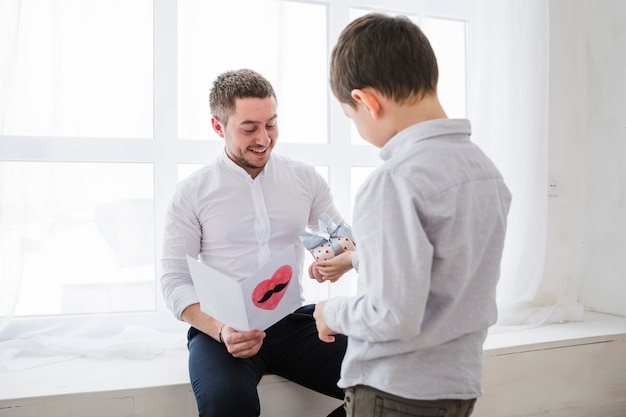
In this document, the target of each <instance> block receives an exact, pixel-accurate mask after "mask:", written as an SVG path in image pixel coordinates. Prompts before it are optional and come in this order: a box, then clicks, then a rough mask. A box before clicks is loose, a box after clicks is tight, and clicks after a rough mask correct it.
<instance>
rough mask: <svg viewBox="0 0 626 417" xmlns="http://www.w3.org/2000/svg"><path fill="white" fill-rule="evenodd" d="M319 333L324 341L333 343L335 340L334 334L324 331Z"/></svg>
mask: <svg viewBox="0 0 626 417" xmlns="http://www.w3.org/2000/svg"><path fill="white" fill-rule="evenodd" d="M317 335H318V337H319V338H320V340H321V341H322V342H326V343H332V342H334V341H335V336H333V335H330V334H325V333H322V332H320V333H318V334H317Z"/></svg>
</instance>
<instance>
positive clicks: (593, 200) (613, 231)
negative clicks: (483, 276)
mask: <svg viewBox="0 0 626 417" xmlns="http://www.w3.org/2000/svg"><path fill="white" fill-rule="evenodd" d="M550 27H551V29H550V36H551V41H550V53H551V59H550V143H549V163H548V165H549V173H550V174H551V175H554V176H556V177H558V180H559V182H558V183H559V186H560V193H559V196H557V197H550V198H549V203H548V204H549V218H548V248H547V258H546V279H545V282H544V284H543V288H542V290H543V293H544V294H545V296H544V299H543V300H542V301H545V302H554V301H567V300H572V299H573V300H575V299H576V298H577V297H579V300H580V302H581V303H582V304H584V305H585V306H587V307H590V308H593V309H597V310H599V311H603V312H608V313H613V314H619V315H624V316H626V304H625V303H624V302H623V300H624V294H626V164H624V163H623V161H624V157H626V76H625V74H626V2H624V1H621V0H594V1H591V0H551V2H550ZM560 292H562V294H564V295H561V296H558V295H557V294H559V293H560ZM559 298H560V299H559Z"/></svg>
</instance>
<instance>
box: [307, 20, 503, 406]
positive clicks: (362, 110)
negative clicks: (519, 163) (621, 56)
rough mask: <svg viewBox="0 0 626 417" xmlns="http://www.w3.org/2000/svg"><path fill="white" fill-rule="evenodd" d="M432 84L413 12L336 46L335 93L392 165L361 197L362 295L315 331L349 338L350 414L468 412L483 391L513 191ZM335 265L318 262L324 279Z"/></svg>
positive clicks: (336, 303) (340, 305)
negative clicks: (485, 352) (447, 110)
mask: <svg viewBox="0 0 626 417" xmlns="http://www.w3.org/2000/svg"><path fill="white" fill-rule="evenodd" d="M437 80H438V68H437V61H436V58H435V54H434V52H433V50H432V48H431V45H430V42H429V41H428V39H427V38H426V36H425V35H424V34H423V33H422V31H421V30H420V29H419V27H417V26H416V25H415V24H413V23H412V22H411V21H410V20H409V19H407V18H406V17H388V16H385V15H382V14H376V13H374V14H369V15H366V16H364V17H361V18H359V19H356V20H354V21H353V22H352V23H350V24H349V25H348V26H347V27H346V28H345V29H344V31H343V32H342V33H341V35H340V36H339V39H338V41H337V44H336V45H335V47H334V49H333V52H332V55H331V69H330V81H331V88H332V90H333V93H334V95H335V97H336V98H337V99H338V100H339V102H340V104H341V107H342V108H343V111H344V113H345V114H346V116H347V117H349V118H350V119H352V121H353V122H354V124H355V125H356V127H357V130H358V131H359V134H360V135H361V136H362V137H363V138H364V139H365V140H366V141H367V142H369V143H371V144H372V145H373V146H376V147H377V148H381V152H380V156H381V158H382V159H383V160H384V162H383V164H382V165H380V166H379V167H378V168H377V169H376V170H375V171H374V172H373V173H372V174H371V175H370V176H369V177H368V178H367V179H366V181H365V182H364V184H363V185H362V187H361V188H360V190H359V193H358V195H357V197H356V201H355V206H354V220H353V223H354V228H353V234H354V237H355V239H356V241H357V242H359V247H358V254H359V291H358V294H357V296H355V297H337V298H332V299H330V300H328V301H327V302H321V303H319V304H318V305H317V307H316V309H315V313H314V316H315V318H316V320H317V327H318V329H319V336H320V339H322V340H324V341H327V342H332V341H333V340H338V339H336V337H337V336H334V334H335V333H336V332H341V333H342V334H344V335H347V336H348V338H349V340H350V343H349V347H348V351H347V352H346V356H345V359H344V363H343V367H342V371H341V379H340V381H339V386H341V387H343V388H346V401H345V403H346V411H347V415H348V416H359V417H373V416H378V415H387V414H386V411H385V410H392V411H389V415H403V416H425V415H441V416H446V417H467V416H469V415H470V414H471V412H472V409H473V406H474V402H475V401H476V398H477V397H478V396H479V395H480V394H481V377H482V346H483V342H484V341H485V337H486V336H487V329H488V327H489V326H490V325H492V324H493V323H495V321H496V312H497V310H496V302H495V295H496V284H497V282H498V278H499V276H500V260H501V256H502V249H503V245H504V237H505V232H506V221H507V214H508V211H509V206H510V202H511V195H510V192H509V190H508V188H507V187H506V185H505V184H504V181H503V179H502V175H501V174H500V172H499V171H498V169H497V168H496V167H495V165H494V164H493V163H492V162H491V161H490V160H489V158H487V156H486V155H485V154H484V153H483V152H482V151H481V150H480V149H479V148H478V147H477V146H476V145H475V144H473V143H472V142H471V141H470V133H471V128H470V123H469V121H468V120H465V119H448V118H447V116H446V113H445V111H444V109H443V108H442V106H441V104H440V102H439V99H438V97H437ZM334 262H336V261H335V260H334V259H330V260H327V261H324V262H318V263H317V264H316V268H314V270H313V273H314V274H317V275H316V278H318V279H321V280H323V279H325V277H324V274H326V273H329V274H330V275H331V276H332V272H328V271H327V270H326V269H327V268H330V267H331V265H332V264H333V263H334ZM318 275H320V276H318Z"/></svg>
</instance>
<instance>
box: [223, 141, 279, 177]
mask: <svg viewBox="0 0 626 417" xmlns="http://www.w3.org/2000/svg"><path fill="white" fill-rule="evenodd" d="M218 159H219V160H220V161H221V163H222V165H223V166H224V167H225V168H226V169H228V170H229V171H230V172H232V173H233V174H235V175H240V176H242V177H244V178H247V179H248V180H250V181H254V179H253V178H252V177H251V176H250V174H248V173H247V172H246V170H245V169H243V168H242V167H240V166H239V165H237V164H236V163H234V162H233V160H232V159H230V158H229V157H228V155H227V154H226V148H224V149H223V150H222V153H220V154H219V156H218ZM271 162H272V155H270V159H269V160H268V161H267V163H266V164H265V167H264V168H263V169H262V170H261V172H260V173H259V175H257V176H256V177H257V178H262V177H264V176H265V171H267V169H268V166H269V165H270V164H271Z"/></svg>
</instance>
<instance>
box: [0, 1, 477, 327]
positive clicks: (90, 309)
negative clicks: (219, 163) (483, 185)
mask: <svg viewBox="0 0 626 417" xmlns="http://www.w3.org/2000/svg"><path fill="white" fill-rule="evenodd" d="M355 3H356V5H355V6H354V7H353V8H351V9H349V10H348V9H346V7H345V5H343V6H342V5H337V4H336V3H335V2H331V1H296V0H294V1H287V0H245V1H244V0H237V1H220V2H218V1H210V2H209V1H204V0H178V2H174V1H170V0H155V1H154V2H153V1H150V0H131V1H128V0H88V1H77V0H73V1H72V0H62V1H53V0H36V1H32V2H21V3H20V5H19V6H16V3H14V2H3V3H2V4H1V5H0V27H3V28H4V29H3V31H4V32H3V33H4V34H5V35H6V38H0V59H1V60H2V65H1V66H0V160H1V161H2V162H0V189H1V190H2V192H1V193H0V249H2V250H3V253H7V254H9V255H8V256H6V257H5V256H2V258H0V273H1V274H2V280H0V285H2V287H0V301H1V304H0V316H4V317H11V316H14V317H17V318H20V320H21V321H20V326H26V325H28V323H35V322H36V323H45V322H46V320H47V319H51V320H54V321H55V322H58V321H59V320H69V321H72V320H78V319H83V318H84V317H88V316H86V315H88V314H89V315H91V317H94V315H96V316H97V317H100V318H102V317H103V318H104V320H120V322H124V323H139V324H141V323H143V324H147V325H150V326H152V325H153V323H156V322H161V323H164V322H165V323H169V322H173V321H174V320H173V318H172V317H171V315H170V314H169V312H168V311H166V310H165V307H164V304H163V302H162V300H161V293H160V285H159V278H158V277H159V264H158V258H159V253H160V239H161V235H162V229H163V224H162V219H163V214H164V211H165V208H166V206H167V204H168V202H169V198H170V196H171V194H172V191H173V188H174V186H175V184H176V183H177V181H178V180H179V179H180V178H182V177H184V176H186V175H188V174H189V173H190V172H192V171H193V170H195V169H197V168H198V167H200V166H201V165H202V164H204V163H205V162H207V161H210V160H212V159H213V157H214V156H215V154H216V153H217V152H220V151H221V150H222V142H221V140H220V139H219V138H218V137H217V136H216V135H214V134H213V132H212V130H211V128H210V115H209V108H208V91H209V88H210V84H211V82H212V80H213V79H214V78H215V76H216V75H217V74H219V73H221V72H222V71H225V70H228V69H233V68H239V67H250V68H253V69H255V70H257V71H259V72H261V73H262V74H264V75H265V76H266V77H268V78H269V79H270V81H271V82H272V83H273V85H274V86H275V88H276V90H277V95H278V105H279V108H278V109H279V116H280V119H279V120H280V127H281V134H280V139H279V144H278V146H277V152H280V153H283V154H286V155H288V156H291V157H293V158H295V159H300V160H303V161H305V162H308V163H310V164H312V165H315V166H316V167H318V170H319V171H320V172H321V173H323V175H324V176H325V177H326V178H327V179H328V181H329V183H330V185H331V188H332V190H333V194H334V196H335V200H336V203H337V206H338V208H339V209H340V211H341V212H342V213H343V214H344V215H345V216H346V217H347V219H348V220H349V221H350V219H351V210H352V200H353V197H354V195H355V193H356V190H357V189H358V187H359V186H360V184H361V183H362V182H363V180H364V178H365V177H366V176H367V174H368V173H369V172H371V170H372V169H373V168H374V167H375V166H377V165H378V164H379V158H378V151H377V150H376V149H374V148H372V147H371V146H362V145H363V141H362V140H361V139H360V138H358V137H357V135H356V134H355V133H356V132H354V129H353V128H351V126H350V122H349V120H348V119H346V118H345V117H343V114H342V113H341V110H340V109H339V106H338V105H337V103H336V102H335V100H334V98H333V97H332V95H331V94H330V90H329V87H328V75H327V74H328V56H329V53H330V49H331V47H332V44H333V39H334V38H335V37H336V36H337V35H338V33H339V31H340V30H341V29H342V28H343V27H344V26H345V25H346V24H347V23H348V21H349V20H350V19H353V18H355V17H357V16H359V15H361V14H363V13H366V12H368V11H370V10H373V9H371V7H372V3H375V4H377V7H378V9H376V10H378V11H383V12H389V13H393V14H398V13H402V14H408V15H410V17H411V18H412V19H413V20H414V21H416V22H417V23H418V24H420V25H421V26H422V27H423V29H424V30H425V32H426V33H427V35H429V37H430V38H431V40H432V42H433V46H434V48H435V52H436V53H437V57H438V59H439V60H440V61H441V62H445V64H444V65H442V67H443V68H445V70H444V71H442V73H441V74H440V93H441V96H442V97H441V98H442V101H443V102H444V106H445V107H446V108H447V109H448V110H449V112H450V116H452V117H465V115H466V113H467V101H468V91H467V87H466V86H467V65H466V56H467V23H466V22H465V21H463V20H460V19H458V16H452V17H450V16H445V17H444V15H443V14H442V15H441V16H438V15H436V14H434V13H430V11H429V7H420V10H417V7H416V6H415V5H413V4H412V2H409V1H396V2H391V3H389V2H387V1H385V2H372V1H369V2H367V3H368V5H367V8H365V6H359V3H360V2H355ZM363 3H365V2H363ZM426 3H428V2H426ZM433 3H434V2H433ZM420 6H424V2H421V3H420ZM433 7H434V6H433ZM386 8H388V9H386ZM425 12H429V13H430V14H424V13H425ZM111 28H115V30H111ZM5 35H2V36H5ZM448 70H449V71H450V72H447V71H448ZM351 129H352V133H351ZM355 286H356V283H355V280H354V279H347V280H342V281H341V282H340V283H339V285H333V286H332V288H331V287H330V286H320V285H311V283H305V288H306V296H307V298H308V299H309V300H316V299H319V298H325V297H327V296H329V295H332V294H337V293H340V294H341V293H344V294H345V293H352V292H353V291H354V289H355ZM120 313H123V314H120ZM161 315H165V316H168V317H169V319H167V320H155V317H160V316H161ZM113 327H114V326H113ZM8 336H9V337H10V334H9V335H8Z"/></svg>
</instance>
